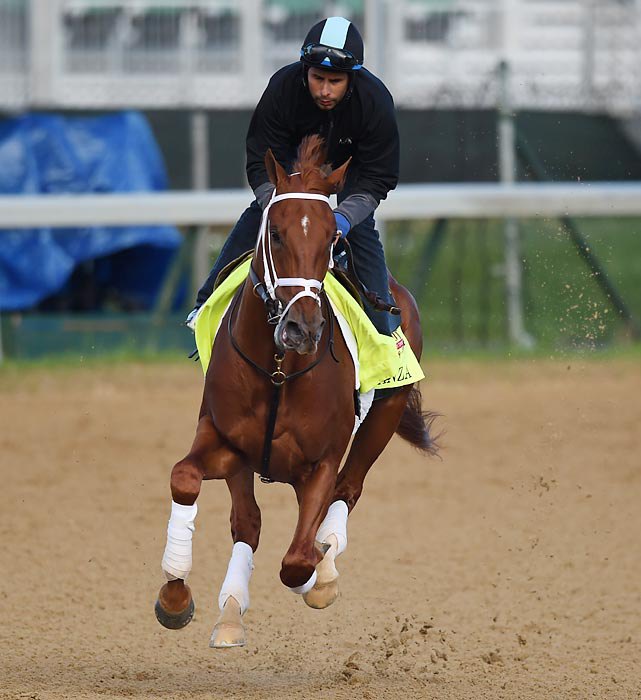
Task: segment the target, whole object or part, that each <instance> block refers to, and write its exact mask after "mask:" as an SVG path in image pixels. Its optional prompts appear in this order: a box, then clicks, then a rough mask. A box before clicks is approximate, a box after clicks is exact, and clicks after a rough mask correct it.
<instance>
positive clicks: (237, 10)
mask: <svg viewBox="0 0 641 700" xmlns="http://www.w3.org/2000/svg"><path fill="white" fill-rule="evenodd" d="M333 14H338V15H343V16H346V17H349V18H350V19H351V20H353V21H354V22H355V23H356V24H357V25H358V26H359V27H360V28H361V30H362V33H363V35H364V39H365V50H366V61H365V63H366V66H367V67H368V68H369V69H370V70H372V71H373V72H374V73H376V74H377V75H379V77H381V78H382V79H383V80H384V81H385V83H386V85H387V86H388V87H389V89H390V91H391V92H392V94H393V95H394V98H395V101H396V105H397V108H398V113H399V127H400V130H401V140H402V162H401V177H402V183H401V186H400V188H399V191H398V194H399V195H400V194H401V192H402V190H403V187H405V186H408V185H410V184H412V183H414V184H416V183H426V184H427V183H444V182H447V183H452V184H454V183H459V184H461V185H462V184H463V183H467V184H468V185H469V183H502V185H501V186H503V187H508V188H509V187H510V186H511V185H512V183H515V182H519V181H525V182H530V183H532V182H540V181H565V182H573V183H578V182H580V183H586V182H589V181H607V182H609V183H613V182H619V183H622V182H623V181H632V182H637V181H641V70H639V66H641V0H337V1H336V2H317V1H316V0H234V1H232V0H193V1H191V0H183V1H180V0H0V110H2V111H3V112H4V115H5V124H8V123H9V120H11V119H14V122H12V123H13V124H15V123H16V122H15V119H16V118H18V120H20V119H22V118H23V117H24V115H26V114H33V113H41V112H46V113H47V114H52V113H53V114H54V115H56V116H58V117H60V118H63V119H65V120H69V121H70V123H74V120H77V119H80V118H83V119H87V118H98V117H104V116H105V115H106V114H110V113H113V112H121V111H123V110H126V111H128V112H129V111H132V110H137V111H139V112H141V114H142V116H143V117H144V119H145V120H146V122H147V123H148V124H149V125H150V127H151V130H152V133H153V135H154V136H155V140H156V142H157V145H158V149H159V152H160V154H161V156H162V159H163V160H164V163H165V164H166V168H167V186H168V187H169V188H170V189H174V190H186V189H197V190H208V189H220V188H225V191H226V190H230V189H234V190H238V189H239V188H244V187H245V186H246V183H245V180H244V135H245V130H246V127H247V124H248V122H249V118H250V116H251V112H252V110H253V107H254V106H255V104H256V102H257V100H258V98H259V97H260V94H261V93H262V90H263V89H264V86H265V85H266V82H267V80H268V78H269V76H270V75H271V74H272V73H273V72H274V71H275V70H276V69H277V68H279V67H280V66H282V65H284V64H286V63H290V62H292V61H295V60H297V58H298V52H299V48H300V44H301V41H302V38H303V37H304V35H305V33H306V31H307V29H308V28H309V27H310V26H311V25H312V24H313V23H314V22H316V21H318V20H319V19H321V18H322V17H325V16H329V15H333ZM1 125H2V121H0V157H1V156H2V152H3V150H4V152H5V153H4V155H5V158H7V157H8V158H9V161H6V160H5V161H1V162H4V163H6V162H9V163H11V162H12V161H11V158H14V159H17V158H19V156H16V155H12V153H7V152H8V151H10V150H11V149H10V148H9V146H8V145H6V144H10V143H15V142H11V141H9V140H8V141H6V144H5V145H6V147H4V148H3V142H2V140H1V137H2V135H3V133H5V134H6V132H7V130H9V131H11V129H13V127H11V129H9V128H8V127H7V128H5V131H4V132H3V131H2V126H1ZM33 138H34V137H30V139H33ZM29 143H33V140H30V141H29ZM76 143H77V140H76ZM104 148H105V149H106V150H109V146H105V147H104ZM15 167H16V168H18V167H19V162H18V160H15ZM2 183H3V178H2V176H1V175H0V195H1V194H3V193H5V194H8V193H9V192H13V190H8V189H7V188H6V187H5V188H4V189H2V187H3V184H2ZM497 186H499V185H497ZM627 186H628V187H631V186H632V185H631V183H630V182H628V183H627ZM105 189H107V190H108V191H111V190H112V189H114V190H118V189H119V187H117V186H114V187H113V188H111V185H110V186H109V187H108V188H102V189H100V188H98V189H96V188H93V189H87V190H86V191H87V192H91V191H93V192H95V191H105ZM134 189H136V188H135V187H134ZM160 189H162V187H160ZM39 191H42V192H51V191H60V190H59V189H57V190H51V189H47V188H46V187H43V189H42V190H39ZM74 191H76V192H77V191H78V190H77V189H76V190H74ZM458 191H459V192H460V197H459V204H458V205H453V206H452V207H451V208H450V210H448V212H447V214H446V215H445V214H443V215H439V216H431V215H429V213H428V209H426V214H425V215H424V216H421V212H420V211H418V210H417V211H416V212H414V214H413V215H412V216H411V217H410V216H408V217H407V219H405V217H404V216H403V212H402V209H401V211H400V212H399V211H398V208H397V209H394V208H393V207H392V204H393V200H394V197H395V196H396V194H394V193H393V194H391V195H390V202H389V205H390V209H389V211H390V212H393V214H390V215H389V216H388V215H385V216H383V212H384V207H383V208H381V217H380V221H381V228H383V226H382V224H383V222H384V220H385V222H386V225H385V226H384V229H385V231H384V233H385V237H386V247H387V250H388V260H389V263H390V267H391V269H392V271H393V272H394V273H395V274H396V276H397V277H399V279H400V280H401V281H402V282H403V283H405V284H407V285H408V286H409V287H410V288H411V290H412V291H413V293H414V294H415V295H416V297H417V299H418V301H419V303H420V305H421V308H422V310H423V317H424V319H425V325H426V333H427V339H428V343H429V342H432V344H433V345H435V346H439V347H442V348H445V349H452V348H459V347H504V346H505V345H509V344H512V345H519V346H525V347H530V346H532V345H534V344H539V345H543V346H550V347H554V348H574V347H584V346H588V347H599V346H602V345H610V344H612V343H616V342H619V341H621V340H623V339H628V338H630V337H632V338H634V337H636V336H637V335H638V323H637V319H638V317H639V315H641V298H639V297H640V295H639V293H638V289H639V282H640V281H641V262H640V261H641V244H640V242H641V238H640V234H641V231H640V230H639V229H640V228H641V223H640V222H641V216H640V214H641V212H638V211H636V210H635V208H634V206H632V207H630V206H627V208H622V209H618V208H617V206H616V205H615V204H612V203H611V202H616V201H618V200H617V199H616V197H613V198H612V200H611V201H610V200H609V199H606V200H602V201H601V203H600V209H599V207H597V210H598V211H597V214H600V215H599V216H595V211H594V207H592V208H590V207H588V209H586V211H585V212H584V213H585V215H586V217H585V218H584V217H582V216H581V213H582V211H583V210H582V209H581V206H578V205H576V204H575V203H574V200H573V199H572V197H573V196H574V195H573V194H568V197H569V199H568V200H567V203H568V204H567V210H568V211H569V210H572V211H573V212H574V215H573V216H572V217H570V216H568V215H565V214H564V213H563V211H562V210H561V211H559V212H558V214H552V213H549V212H552V211H556V210H555V209H554V207H552V208H548V209H546V208H545V206H544V204H545V200H544V199H543V198H542V197H543V194H540V195H539V194H537V193H536V191H534V192H532V194H531V195H530V196H531V197H532V198H534V199H536V198H539V197H541V199H540V201H541V204H542V209H541V212H542V213H541V215H539V216H537V215H533V214H532V213H527V212H524V213H523V215H519V213H518V211H517V212H516V213H514V212H512V213H510V216H509V217H508V218H507V219H506V218H504V217H500V216H498V215H497V209H496V207H494V208H493V207H490V208H489V209H488V208H484V207H483V206H482V204H479V205H478V206H477V207H476V208H475V209H474V211H473V212H472V213H470V211H469V209H468V210H466V207H465V203H466V197H467V196H468V195H467V194H466V190H465V189H463V188H461V189H460V190H458ZM595 191H596V190H595ZM618 191H619V192H620V190H618ZM417 192H418V191H417ZM428 192H430V190H428V189H426V190H421V191H420V193H419V194H417V197H418V198H419V199H421V200H426V198H429V197H430V196H436V195H434V193H435V192H436V191H435V190H432V193H433V195H429V194H427V193H428ZM542 192H543V190H541V193H542ZM600 192H601V194H600V196H601V197H603V196H604V195H603V193H602V191H600ZM628 192H630V193H631V194H630V197H629V198H633V194H632V192H637V190H634V191H633V190H628ZM639 192H641V190H639ZM30 193H31V194H33V193H34V190H33V189H32V190H31V191H30ZM43 196H44V195H43ZM47 196H49V195H47ZM159 196H160V195H159ZM242 196H243V197H246V199H247V201H249V200H248V196H246V195H245V194H243V195H242ZM469 196H471V195H469ZM235 201H237V200H234V202H235ZM238 201H239V202H240V201H241V200H238ZM243 201H244V200H243ZM399 201H401V200H400V199H399ZM386 205H387V203H386ZM70 206H74V205H70ZM639 206H641V204H640V205H639ZM241 211H242V207H239V208H238V211H237V214H238V215H240V213H241ZM546 211H548V214H547V215H546V214H545V212H546ZM457 212H458V213H457ZM605 214H607V215H608V216H605ZM2 216H3V209H2V203H1V202H0V225H2V226H5V228H6V225H5V224H3V223H1V222H2V221H3V219H2ZM235 218H236V217H235V216H234V217H232V218H229V219H228V221H227V224H232V223H233V220H234V219H235ZM410 219H411V220H410ZM5 221H6V219H5ZM96 223H97V224H98V223H103V222H99V221H97V222H96ZM150 223H151V222H150ZM154 223H161V222H154ZM162 223H171V222H169V221H166V222H165V221H163V222H162ZM197 223H198V225H196V224H194V225H193V226H191V227H189V228H188V229H185V230H184V231H183V233H185V235H184V237H183V239H184V243H183V245H182V247H181V248H180V250H179V252H177V253H176V254H175V259H174V261H173V263H171V262H167V264H166V265H164V266H163V265H160V266H159V267H158V268H157V269H158V275H159V280H156V281H155V282H154V285H155V286H154V287H153V288H154V290H155V291H154V295H155V296H154V299H152V300H147V301H145V302H144V303H143V302H141V301H140V296H138V297H136V298H132V297H130V298H129V299H128V300H127V299H126V298H123V291H122V289H120V292H119V294H118V295H114V294H111V295H109V294H104V293H103V294H95V293H94V294H93V296H92V295H90V297H89V301H87V298H88V297H87V295H86V294H85V303H83V302H82V301H78V299H79V294H78V293H77V292H78V285H81V286H82V285H84V286H83V289H85V290H86V289H87V286H91V285H92V284H93V285H94V287H95V286H96V285H100V284H101V282H100V280H99V279H98V276H97V275H96V270H97V266H100V261H99V260H98V259H88V260H83V261H82V262H79V263H78V266H77V268H76V269H75V272H74V273H73V274H71V275H70V278H69V280H68V282H67V283H66V284H65V285H64V288H61V289H60V290H59V291H58V292H57V293H55V294H52V295H50V296H49V297H47V298H44V299H41V300H40V301H39V302H38V303H36V304H32V305H31V306H29V307H23V308H11V306H10V305H9V304H3V303H2V293H3V291H2V290H3V287H2V284H0V312H4V313H3V316H2V318H3V322H2V328H3V330H4V333H3V344H4V351H5V353H8V354H14V355H18V356H20V355H30V354H37V353H38V352H40V351H48V350H50V349H52V348H58V349H70V348H76V349H77V347H80V346H82V344H83V343H85V344H86V345H85V346H84V349H85V351H86V352H92V351H98V350H100V349H102V348H106V347H110V346H113V344H116V345H118V344H119V343H122V342H123V338H126V337H127V336H128V335H129V339H130V342H134V343H138V342H141V341H140V339H136V335H135V333H134V332H133V331H132V328H139V329H140V328H144V329H145V330H144V333H149V332H151V331H150V329H152V330H153V328H161V327H162V328H163V329H166V328H167V327H172V328H175V329H176V330H177V331H178V332H177V333H176V334H174V335H173V336H172V335H171V334H169V333H167V332H166V331H164V330H163V333H162V334H161V335H160V336H159V338H160V340H159V343H160V344H161V345H163V344H164V345H165V346H168V345H171V344H172V343H178V344H179V345H180V344H186V345H188V344H189V342H190V341H189V338H188V336H187V334H186V332H184V334H183V335H181V332H182V331H181V330H180V329H179V328H178V326H177V319H178V318H179V317H180V316H181V314H182V313H183V311H184V309H185V308H188V307H190V302H191V299H192V295H193V288H194V287H197V286H198V284H199V282H200V281H201V280H202V279H203V278H204V276H205V274H206V272H207V271H208V270H209V266H210V261H211V257H212V256H214V255H215V253H216V250H217V248H218V247H219V246H220V243H221V241H222V240H223V239H224V236H225V235H226V232H227V230H228V228H229V226H228V225H223V222H222V221H217V222H216V225H215V226H213V227H212V226H209V227H203V225H202V224H203V222H202V221H199V222H197ZM54 224H55V222H54V221H52V222H51V225H54ZM38 225H42V224H38ZM34 226H35V222H34ZM47 235H49V234H47ZM66 235H67V236H73V235H74V233H73V231H72V230H67V233H66ZM113 235H114V236H117V235H118V233H117V232H114V234H113ZM6 236H7V232H4V231H3V232H0V251H1V250H2V247H3V240H8V239H6V238H5V237H6ZM134 257H135V256H134ZM103 263H104V260H103ZM132 266H133V267H132ZM136 266H138V267H139V268H140V269H144V256H138V258H137V259H136V260H132V261H131V265H130V266H128V267H127V268H126V272H123V268H122V267H121V268H119V270H120V271H119V272H118V273H117V274H119V275H122V274H127V275H134V276H135V274H136ZM103 267H104V265H103ZM186 270H189V271H190V275H189V279H190V280H191V281H190V282H188V283H186V285H187V287H185V283H184V280H185V279H186V277H185V271H186ZM2 274H3V273H2V269H0V282H2ZM6 277H7V275H6V273H5V285H6V284H8V281H7V279H6ZM104 279H105V278H104V276H103V282H104ZM181 280H182V281H183V284H182V286H181ZM108 283H109V284H113V279H110V280H109V282H108ZM103 291H104V290H103ZM80 296H81V295H80ZM105 300H106V301H105ZM54 311H55V312H56V313H54ZM125 311H128V312H129V313H128V315H127V314H125V313H124V312H125ZM134 311H138V312H141V313H142V314H143V315H142V316H141V315H136V314H133V315H132V312H134ZM172 311H175V315H172V313H171V312H172ZM45 312H46V313H45ZM63 312H64V314H66V315H64V316H63V315H61V314H63ZM80 312H90V313H91V314H92V315H91V317H90V320H88V321H87V323H86V325H85V326H84V327H83V325H82V318H84V316H82V314H81V313H80ZM107 314H112V316H110V319H111V321H110V324H105V325H104V328H106V329H109V328H111V329H114V328H116V329H120V330H122V331H123V332H122V333H119V332H115V333H114V334H113V335H112V336H110V335H109V332H108V331H105V332H104V333H103V332H102V331H100V327H101V326H100V321H101V319H102V320H104V319H105V318H106V315H107ZM114 314H115V315H116V316H117V322H116V321H114V318H115V316H114ZM70 318H71V319H73V323H71V327H72V328H75V329H78V328H80V329H81V330H82V329H83V328H84V331H85V332H84V334H83V333H80V334H79V335H77V336H76V335H74V334H73V333H71V332H69V334H68V335H65V328H67V329H68V328H69V327H70V322H69V319H70ZM88 318H89V317H88ZM161 320H162V321H163V322H162V323H161ZM167 320H169V321H170V323H169V324H167V323H165V321H167ZM154 323H155V324H156V325H155V326H154V325H153V324H154ZM65 324H66V325H65ZM114 324H115V325H114ZM172 324H173V325H172ZM123 329H124V330H123ZM90 330H91V332H89V331H90ZM145 337H148V336H145ZM44 338H48V340H46V341H45V340H43V339H44ZM33 339H37V340H33ZM132 339H133V340H132Z"/></svg>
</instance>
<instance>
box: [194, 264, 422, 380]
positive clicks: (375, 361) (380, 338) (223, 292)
mask: <svg viewBox="0 0 641 700" xmlns="http://www.w3.org/2000/svg"><path fill="white" fill-rule="evenodd" d="M250 263H251V260H246V261H245V262H243V263H241V264H240V265H239V266H238V267H237V268H236V269H235V270H234V271H233V272H232V273H231V274H230V275H229V276H228V277H227V278H226V279H225V280H224V281H223V282H221V283H220V285H219V286H218V287H216V289H215V290H214V292H213V293H212V295H211V296H210V297H209V299H207V301H206V302H205V303H204V304H203V306H202V307H201V308H200V311H199V312H198V316H197V318H196V325H195V333H196V346H197V348H198V355H199V357H200V362H201V364H202V368H203V372H204V373H206V372H207V368H208V367H209V360H210V358H211V349H212V346H213V343H214V338H215V337H216V333H217V332H218V328H219V327H220V322H221V321H222V319H223V316H224V315H225V312H226V311H227V309H228V308H229V305H230V303H231V301H232V299H233V297H234V294H235V293H236V290H237V289H238V288H239V287H240V285H241V284H242V283H243V281H244V280H245V279H246V277H247V275H248V274H249V265H250ZM324 287H325V291H326V292H327V296H328V297H329V300H330V302H331V303H332V307H333V309H334V311H335V312H336V314H337V316H338V315H340V316H342V317H343V318H344V319H345V320H346V322H347V324H348V325H349V328H351V331H352V333H353V335H354V338H355V341H356V351H357V357H356V358H355V363H354V364H355V366H356V368H357V375H358V376H357V379H356V388H358V389H359V391H360V392H361V393H365V392H367V391H369V390H370V389H389V388H392V387H399V386H405V385H407V384H413V383H414V382H418V381H420V380H421V379H423V378H424V376H425V375H424V374H423V370H422V369H421V366H420V364H419V363H418V360H417V359H416V356H415V355H414V353H413V351H412V348H411V347H410V344H409V342H408V340H407V338H406V337H405V335H404V333H403V331H402V330H401V329H400V327H399V328H398V330H396V331H394V334H393V335H392V336H391V337H390V336H387V335H382V334H380V333H379V332H378V331H377V330H376V328H374V326H373V324H372V322H371V321H370V320H369V318H367V315H366V314H365V312H364V311H363V309H362V308H361V307H360V306H359V304H358V302H357V301H356V300H355V299H354V298H353V297H352V296H350V294H349V293H348V292H347V290H346V289H345V288H344V287H343V286H342V285H341V284H340V283H339V282H338V281H337V280H336V279H334V277H333V275H331V274H328V275H327V276H326V277H325V280H324ZM339 321H340V319H339ZM341 325H342V324H341ZM346 340H347V339H346ZM348 345H349V342H348ZM359 380H360V381H359Z"/></svg>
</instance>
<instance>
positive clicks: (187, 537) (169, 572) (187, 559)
mask: <svg viewBox="0 0 641 700" xmlns="http://www.w3.org/2000/svg"><path fill="white" fill-rule="evenodd" d="M197 512H198V506H197V505H196V504H195V503H194V505H193V506H181V505H180V503H176V502H175V501H172V502H171V517H170V518H169V524H168V525H167V546H166V547H165V554H164V555H163V558H162V570H163V571H164V572H165V576H166V577H167V580H168V581H175V580H176V579H178V578H181V579H186V578H187V576H189V572H190V571H191V537H192V534H193V532H194V529H195V526H194V520H195V519H196V513H197Z"/></svg>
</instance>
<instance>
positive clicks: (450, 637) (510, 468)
mask: <svg viewBox="0 0 641 700" xmlns="http://www.w3.org/2000/svg"><path fill="white" fill-rule="evenodd" d="M430 374H431V381H430V383H429V384H428V385H427V386H426V387H425V388H424V393H425V395H426V398H427V401H426V403H427V404H428V405H429V406H430V407H431V408H434V409H437V410H439V411H441V412H442V413H444V414H445V416H446V418H445V419H444V420H443V422H442V425H443V427H445V428H446V429H447V435H446V437H445V439H444V443H445V449H444V451H443V461H442V462H441V461H429V460H427V461H426V460H424V459H423V458H421V457H419V456H418V455H417V454H416V453H415V452H414V451H413V450H412V449H411V448H409V447H407V446H406V445H404V444H402V443H401V442H400V441H398V440H395V441H394V442H393V443H392V444H391V445H390V447H389V448H388V449H387V451H386V453H385V454H384V455H383V457H382V458H381V460H380V461H379V463H378V464H377V465H376V467H375V469H374V470H373V471H372V473H371V474H370V477H369V479H368V482H367V484H366V492H365V494H364V496H363V499H362V500H361V502H360V504H359V506H358V507H357V509H356V511H355V512H354V514H353V515H352V517H351V518H350V542H349V547H348V549H347V552H346V553H345V554H344V555H343V556H342V557H341V558H340V559H339V561H338V563H339V569H340V572H341V587H342V595H341V597H340V598H339V600H338V601H337V603H336V604H335V605H334V606H332V607H331V608H330V609H328V610H325V611H315V610H311V609H309V608H307V607H306V606H305V605H304V603H303V601H302V600H301V599H300V598H298V597H296V596H294V595H293V594H291V593H290V592H289V591H287V590H286V589H285V588H284V587H283V586H282V585H281V584H280V582H279V579H278V570H279V563H280V559H281V557H282V555H283V553H284V552H285V550H286V548H287V546H288V544H289V540H290V537H291V534H292V532H293V524H294V520H295V500H294V495H293V492H292V491H291V489H290V488H289V487H286V486H282V485H273V486H265V485H258V487H257V488H258V498H259V502H260V504H261V507H262V510H263V523H264V525H263V535H262V545H261V547H260V549H259V551H258V553H257V556H256V570H255V573H254V577H253V580H252V608H251V610H250V611H249V612H248V613H247V615H246V623H247V627H248V635H249V643H248V646H247V647H246V648H244V649H234V650H225V651H214V650H211V649H209V648H208V646H207V643H208V639H209V634H210V632H211V628H212V625H213V623H214V621H215V618H216V610H215V607H214V601H215V599H216V597H217V594H218V588H219V586H220V583H221V581H222V578H223V576H224V572H225V568H226V565H227V561H228V555H229V553H230V548H231V540H230V536H229V534H228V514H229V498H228V495H227V490H226V488H225V486H224V484H222V483H208V484H205V486H204V488H203V493H202V495H201V497H200V500H199V506H200V513H199V516H198V519H197V529H196V535H195V547H194V570H193V573H192V577H191V579H190V583H191V585H192V589H193V591H194V596H195V600H196V605H197V613H196V617H195V619H194V621H193V623H192V624H191V625H190V626H189V627H187V628H186V629H184V630H181V631H178V632H175V631H168V630H165V629H163V628H161V627H160V626H159V625H158V623H157V622H156V620H155V618H154V614H153V603H154V601H155V597H156V593H157V590H158V588H159V586H160V584H161V583H162V575H161V572H160V568H159V563H160V558H161V555H162V550H163V547H164V533H165V527H166V519H167V517H168V513H169V498H170V497H169V492H168V477H169V471H170V468H171V466H172V464H173V463H174V462H175V461H176V460H177V459H178V458H180V457H181V456H182V455H183V454H184V453H185V451H186V449H187V447H188V445H189V443H190V441H191V437H192V434H193V428H194V424H195V416H196V412H197V408H198V404H199V398H200V388H201V377H200V375H199V369H198V367H197V366H196V365H191V364H190V363H185V365H167V366H165V365H156V366H145V367H137V366H132V365H126V366H118V367H114V368H104V369H83V368H78V369H74V370H68V369H56V370H55V371H49V372H46V371H44V370H37V371H36V370H30V371H28V372H26V373H23V374H17V373H11V374H10V375H9V376H7V375H6V373H5V374H4V375H2V374H0V447H1V450H0V475H1V478H2V501H1V503H2V505H1V506H0V508H1V510H0V533H1V535H2V548H1V550H0V552H1V559H2V568H3V570H4V576H3V579H2V586H1V587H0V619H1V621H2V625H1V626H0V698H3V699H4V698H12V699H13V698H32V699H40V700H49V699H51V700H53V699H55V700H58V699H62V698H70V699H73V700H76V699H79V698H97V697H106V698H111V697H112V698H124V697H133V698H140V699H141V700H146V699H148V698H208V699H210V698H226V699H228V700H231V699H232V698H237V699H241V698H242V699H248V700H257V699H259V698H286V699H287V700H291V699H295V698H301V699H302V698H305V699H308V698H359V699H360V698H364V699H374V698H435V699H439V698H442V699H449V698H457V699H461V698H470V699H476V698H523V699H530V698H532V699H534V698H536V699H539V700H540V699H541V698H555V699H556V698H593V697H596V698H639V697H641V619H640V615H641V556H640V554H641V551H640V550H641V545H640V533H641V508H640V506H639V503H640V495H641V430H640V426H641V367H639V366H638V364H634V363H632V362H624V361H618V362H611V363H607V364H600V363H592V362H583V361H572V362H571V363H570V364H568V363H548V362H542V361H533V362H529V363H512V364H509V365H499V364H492V363H484V364H476V365H474V364H467V363H462V362H452V363H440V364H437V365H435V366H433V367H431V368H430Z"/></svg>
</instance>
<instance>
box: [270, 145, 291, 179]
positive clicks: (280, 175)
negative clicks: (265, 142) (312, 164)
mask: <svg viewBox="0 0 641 700" xmlns="http://www.w3.org/2000/svg"><path fill="white" fill-rule="evenodd" d="M265 168H267V175H268V176H269V179H270V181H271V183H272V185H274V186H276V185H278V183H279V181H281V180H284V179H285V178H287V173H286V172H285V168H283V166H282V165H281V164H280V163H279V162H278V161H277V160H276V158H275V157H274V154H273V153H272V149H271V148H268V149H267V153H265Z"/></svg>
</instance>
